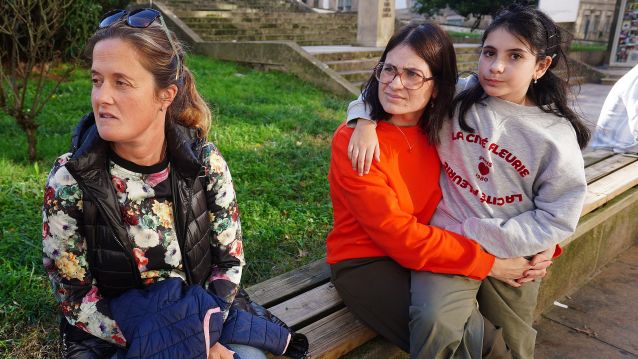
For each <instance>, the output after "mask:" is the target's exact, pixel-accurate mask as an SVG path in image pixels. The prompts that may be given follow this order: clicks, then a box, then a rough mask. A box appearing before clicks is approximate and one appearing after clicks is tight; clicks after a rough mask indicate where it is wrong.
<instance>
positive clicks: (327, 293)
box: [269, 282, 342, 327]
mask: <svg viewBox="0 0 638 359" xmlns="http://www.w3.org/2000/svg"><path fill="white" fill-rule="evenodd" d="M341 305H342V302H341V297H339V294H337V290H336V289H335V287H334V285H332V283H330V282H328V283H326V284H323V285H321V286H319V287H317V288H314V289H311V290H309V291H307V292H304V293H302V294H300V295H298V296H296V297H293V298H291V299H289V300H286V301H285V302H282V303H280V304H277V305H275V306H273V307H270V308H269V310H270V312H271V313H273V314H274V315H276V316H277V317H279V319H281V320H283V321H284V322H285V323H286V324H288V325H289V326H291V327H296V326H297V325H299V324H300V323H303V322H305V321H307V320H309V319H311V318H313V317H315V316H318V315H320V314H322V313H325V312H328V311H333V310H335V309H336V308H338V307H340V306H341Z"/></svg>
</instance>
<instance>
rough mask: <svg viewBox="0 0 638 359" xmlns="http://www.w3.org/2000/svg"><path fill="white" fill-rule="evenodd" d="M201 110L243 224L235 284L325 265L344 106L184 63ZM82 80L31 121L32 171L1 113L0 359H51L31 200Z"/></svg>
mask: <svg viewBox="0 0 638 359" xmlns="http://www.w3.org/2000/svg"><path fill="white" fill-rule="evenodd" d="M190 67H191V69H192V70H193V72H194V74H195V77H196V79H197V82H198V89H199V90H200V92H201V93H202V95H203V96H204V97H205V98H206V100H207V101H208V102H209V103H210V104H211V105H212V108H213V112H214V122H213V126H212V129H211V132H210V139H211V141H213V142H214V143H215V144H216V145H217V146H218V147H219V148H220V150H221V151H222V153H223V155H224V157H225V158H226V161H227V162H228V164H229V167H230V169H231V172H232V175H233V180H234V182H235V187H236V191H237V196H238V202H239V206H240V210H241V215H242V226H243V231H244V240H245V249H246V261H247V263H248V265H247V266H246V268H245V272H244V273H245V274H244V279H243V281H244V283H245V284H248V285H250V284H253V283H257V282H259V281H262V280H264V279H266V278H268V277H271V276H274V275H277V274H280V273H283V272H286V271H289V270H291V269H294V268H296V267H298V266H301V265H303V264H305V263H308V262H310V261H312V260H315V259H318V258H321V257H323V256H324V255H325V248H324V240H325V236H326V234H327V232H328V230H329V229H330V226H331V222H332V212H331V206H330V197H329V193H328V183H327V178H326V176H327V170H328V163H329V158H330V152H329V143H330V138H331V135H332V131H333V130H334V129H335V128H336V127H337V126H338V124H339V123H340V122H341V121H342V120H343V119H344V115H345V108H346V105H347V102H346V101H344V100H341V99H337V98H335V97H333V96H331V95H329V94H326V93H324V92H322V91H320V90H318V89H316V88H314V87H312V86H310V85H307V84H305V83H304V82H302V81H300V80H298V79H297V78H295V77H294V76H292V75H289V74H285V73H280V72H261V71H255V70H252V69H250V68H246V67H242V66H239V65H237V64H233V63H226V62H219V61H213V60H210V59H207V58H204V57H199V56H193V57H191V58H190ZM90 91H91V84H90V79H89V75H88V72H87V70H85V69H82V70H78V71H77V72H76V73H74V75H73V76H72V78H71V79H70V81H68V82H66V83H64V84H63V85H62V86H61V88H60V90H59V91H58V93H57V94H56V96H55V97H54V98H53V99H52V100H51V102H50V103H49V104H48V105H47V107H46V108H45V110H44V112H43V113H42V115H41V116H40V117H39V118H38V122H39V123H40V127H39V129H38V158H39V160H38V162H37V163H36V164H30V163H28V162H27V161H26V140H25V136H24V135H23V133H22V131H21V130H20V129H19V128H18V127H17V125H16V124H15V121H14V120H13V119H12V118H10V117H8V116H7V115H6V114H4V113H2V112H0V133H2V135H3V136H2V137H3V140H2V141H0V211H2V216H0V226H1V227H0V253H1V255H0V271H1V273H2V274H3V275H2V276H0V357H11V358H13V357H55V350H56V341H57V337H56V336H57V331H56V330H55V328H56V324H55V323H56V319H55V315H56V314H55V313H56V308H55V304H54V301H53V296H52V294H51V293H50V287H49V283H48V279H47V278H46V276H45V274H44V270H43V267H42V260H41V248H40V246H41V220H42V218H41V212H40V211H41V209H40V206H41V202H42V189H43V185H44V181H45V179H46V176H47V173H48V171H49V169H50V167H51V165H52V164H53V161H54V159H55V158H56V157H57V156H58V155H60V154H62V153H64V152H66V151H67V149H68V146H69V142H70V134H71V131H72V130H73V128H74V126H75V124H76V122H77V121H78V120H79V118H80V117H81V116H82V114H84V113H85V112H88V111H90V109H91V107H90Z"/></svg>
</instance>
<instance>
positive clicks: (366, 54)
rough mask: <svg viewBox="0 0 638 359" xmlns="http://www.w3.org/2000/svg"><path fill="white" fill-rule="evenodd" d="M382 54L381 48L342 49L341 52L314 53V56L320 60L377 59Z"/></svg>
mask: <svg viewBox="0 0 638 359" xmlns="http://www.w3.org/2000/svg"><path fill="white" fill-rule="evenodd" d="M381 55H383V50H370V51H342V52H326V53H318V54H314V56H315V57H316V58H317V59H318V60H319V61H322V62H333V61H346V60H363V59H375V60H378V59H379V58H380V57H381Z"/></svg>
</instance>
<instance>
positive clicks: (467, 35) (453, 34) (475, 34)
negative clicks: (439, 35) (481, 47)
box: [447, 31, 483, 39]
mask: <svg viewBox="0 0 638 359" xmlns="http://www.w3.org/2000/svg"><path fill="white" fill-rule="evenodd" d="M447 34H448V35H449V36H450V37H460V38H470V39H480V38H481V37H482V36H483V33H482V32H478V31H476V32H462V31H448V32H447Z"/></svg>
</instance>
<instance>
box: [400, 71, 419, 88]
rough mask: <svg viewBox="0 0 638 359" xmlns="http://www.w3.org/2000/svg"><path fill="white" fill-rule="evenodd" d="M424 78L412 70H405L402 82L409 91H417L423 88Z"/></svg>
mask: <svg viewBox="0 0 638 359" xmlns="http://www.w3.org/2000/svg"><path fill="white" fill-rule="evenodd" d="M423 80H424V79H423V76H421V75H419V74H418V73H416V72H414V71H410V70H405V71H403V73H402V74H401V82H402V83H403V86H404V87H405V88H406V89H408V90H416V89H418V88H420V87H421V86H423Z"/></svg>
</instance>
